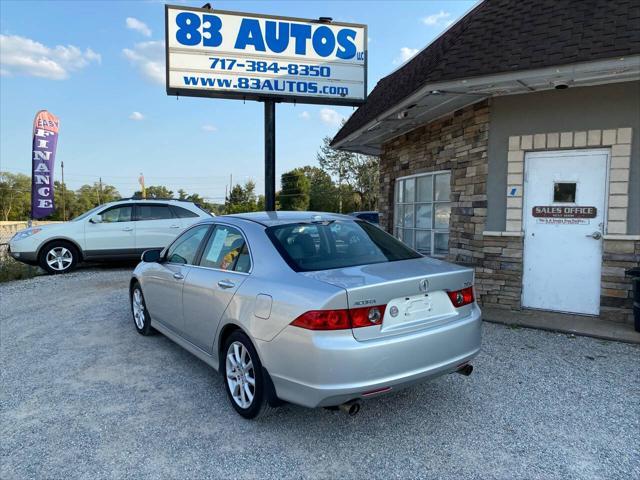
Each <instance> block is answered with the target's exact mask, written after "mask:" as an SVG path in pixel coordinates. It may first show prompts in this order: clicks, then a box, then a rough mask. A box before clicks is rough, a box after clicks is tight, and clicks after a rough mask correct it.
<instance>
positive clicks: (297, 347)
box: [257, 306, 482, 407]
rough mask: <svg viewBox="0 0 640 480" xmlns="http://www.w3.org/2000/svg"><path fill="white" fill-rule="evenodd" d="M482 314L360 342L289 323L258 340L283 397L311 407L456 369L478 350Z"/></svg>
mask: <svg viewBox="0 0 640 480" xmlns="http://www.w3.org/2000/svg"><path fill="white" fill-rule="evenodd" d="M481 324H482V321H481V313H480V309H479V308H478V307H477V306H474V308H473V309H472V310H471V314H470V315H469V316H467V317H465V318H463V319H459V320H455V321H452V322H450V323H448V324H445V325H440V326H437V327H433V328H430V329H426V330H423V331H420V332H415V333H412V334H407V335H399V336H397V337H386V338H384V339H380V340H368V341H363V342H359V341H357V340H356V339H355V338H354V337H353V336H352V335H351V332H350V331H349V332H346V331H334V332H312V331H309V330H304V329H301V328H297V327H287V328H285V329H284V330H283V331H282V332H281V333H280V334H279V335H278V336H277V337H276V338H274V339H273V340H272V341H271V342H258V345H257V346H258V348H259V350H260V355H261V357H262V361H263V363H264V365H265V367H266V368H267V370H268V371H269V373H270V375H271V378H272V380H273V384H274V386H275V389H276V393H277V395H278V397H279V398H281V399H282V400H286V401H289V402H292V403H296V404H299V405H304V406H307V407H321V406H331V405H339V404H341V403H344V402H347V401H349V400H353V399H356V398H368V397H372V396H375V395H376V393H369V392H372V391H374V390H377V389H385V391H389V390H388V389H387V387H390V388H391V391H393V390H397V389H399V388H403V387H406V386H408V385H410V384H412V383H415V382H419V381H422V380H426V379H428V378H432V377H436V376H439V375H443V374H446V373H450V372H453V371H455V370H456V369H457V368H458V367H459V366H460V365H461V364H464V363H466V362H468V361H470V360H471V359H472V358H473V357H475V356H476V355H477V354H478V353H479V352H480V343H481V328H482V327H481Z"/></svg>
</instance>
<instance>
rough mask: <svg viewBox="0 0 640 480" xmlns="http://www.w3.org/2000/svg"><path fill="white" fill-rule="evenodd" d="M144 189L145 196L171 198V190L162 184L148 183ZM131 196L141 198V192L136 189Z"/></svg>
mask: <svg viewBox="0 0 640 480" xmlns="http://www.w3.org/2000/svg"><path fill="white" fill-rule="evenodd" d="M144 191H145V195H146V197H145V198H173V192H172V191H171V190H169V189H168V188H167V187H165V186H163V185H150V186H148V187H146V188H145V189H144ZM183 192H184V190H183ZM133 197H134V198H142V192H141V191H140V190H138V191H137V192H135V193H134V194H133Z"/></svg>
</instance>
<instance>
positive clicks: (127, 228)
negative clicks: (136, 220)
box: [122, 227, 133, 232]
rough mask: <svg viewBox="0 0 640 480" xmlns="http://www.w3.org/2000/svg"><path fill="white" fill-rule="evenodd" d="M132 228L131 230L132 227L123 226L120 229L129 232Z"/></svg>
mask: <svg viewBox="0 0 640 480" xmlns="http://www.w3.org/2000/svg"><path fill="white" fill-rule="evenodd" d="M132 230H133V227H124V228H123V229H122V231H123V232H130V231H132Z"/></svg>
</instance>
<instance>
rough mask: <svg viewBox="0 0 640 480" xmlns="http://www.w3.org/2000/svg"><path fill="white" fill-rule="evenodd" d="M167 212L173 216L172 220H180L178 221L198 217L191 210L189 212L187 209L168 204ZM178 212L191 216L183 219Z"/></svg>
mask: <svg viewBox="0 0 640 480" xmlns="http://www.w3.org/2000/svg"><path fill="white" fill-rule="evenodd" d="M169 210H171V214H172V215H173V218H177V219H180V220H182V219H183V218H197V217H199V216H200V215H198V214H197V213H196V212H194V211H192V210H189V209H188V208H184V207H181V206H179V205H171V204H169ZM180 210H184V211H185V212H188V213H190V214H191V215H188V216H186V217H183V216H181V215H180Z"/></svg>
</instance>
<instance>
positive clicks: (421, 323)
mask: <svg viewBox="0 0 640 480" xmlns="http://www.w3.org/2000/svg"><path fill="white" fill-rule="evenodd" d="M142 260H143V261H142V263H140V264H139V265H138V266H137V268H136V269H135V271H134V272H133V277H132V279H131V285H130V293H131V306H132V312H133V318H134V324H135V327H136V329H137V331H138V332H139V333H141V334H142V335H148V334H150V333H152V332H153V331H154V330H158V331H160V332H162V333H163V334H164V335H166V336H167V337H169V338H170V339H171V340H173V341H175V342H176V343H178V344H179V345H181V346H182V347H184V348H185V349H187V350H188V351H190V352H191V353H193V354H194V355H196V356H197V357H199V358H200V359H202V360H203V361H205V362H206V363H207V364H209V365H210V366H212V367H213V368H214V369H216V370H219V371H220V372H221V373H222V374H223V376H224V379H225V381H224V385H225V388H226V391H227V394H228V397H229V399H230V403H231V405H232V406H233V407H234V408H235V410H236V411H237V412H238V413H239V414H240V415H242V416H243V417H245V418H254V417H256V416H257V415H259V414H260V413H261V412H263V411H264V410H265V409H267V408H268V407H273V406H277V405H278V404H280V403H281V402H285V401H286V402H292V403H296V404H299V405H303V406H306V407H321V406H322V407H340V408H341V409H343V410H345V411H347V412H349V413H351V414H354V413H356V412H357V411H358V410H359V408H360V401H361V400H362V399H365V398H372V397H376V396H379V395H383V394H385V393H388V392H391V391H395V390H398V389H400V388H402V387H405V386H407V385H410V384H412V383H414V382H418V381H422V380H426V379H429V378H433V377H436V376H438V375H443V374H446V373H451V372H460V373H464V374H469V373H470V372H471V365H470V364H469V362H470V360H471V359H472V358H473V357H474V356H476V355H477V354H478V353H479V351H480V339H481V320H480V309H479V308H478V305H477V304H476V302H475V299H474V290H473V270H471V269H469V268H464V267H460V266H457V265H453V264H450V263H446V262H443V261H440V260H437V259H434V258H428V257H423V256H422V255H420V254H419V253H417V252H415V251H414V250H412V249H410V248H408V247H407V246H406V245H404V244H403V243H401V242H399V241H398V240H396V239H395V238H394V237H392V236H391V235H389V234H387V233H385V232H384V231H383V230H381V229H380V228H378V227H376V226H374V225H372V224H370V223H368V222H364V221H361V220H358V219H354V218H353V217H348V216H343V215H335V214H325V213H310V212H265V213H251V214H242V215H233V216H223V217H216V218H212V219H208V220H205V221H203V222H200V223H198V224H196V225H195V226H193V227H191V228H190V229H188V230H186V231H185V232H183V233H182V234H181V235H180V236H179V237H178V238H176V240H175V241H174V242H173V243H172V244H171V245H169V246H168V247H167V248H165V249H164V250H162V251H159V250H149V251H147V252H145V253H144V254H143V257H142Z"/></svg>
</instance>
